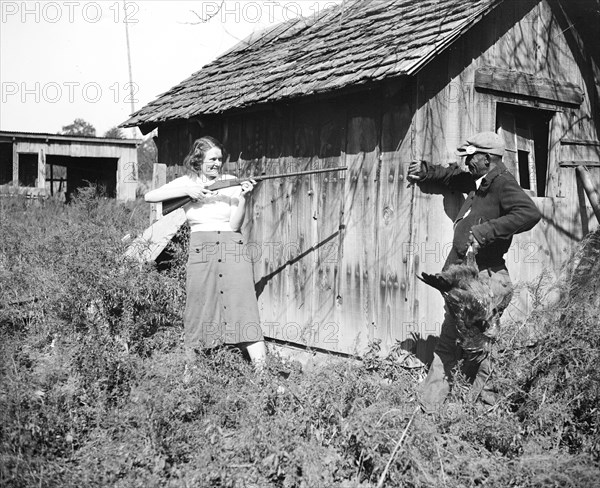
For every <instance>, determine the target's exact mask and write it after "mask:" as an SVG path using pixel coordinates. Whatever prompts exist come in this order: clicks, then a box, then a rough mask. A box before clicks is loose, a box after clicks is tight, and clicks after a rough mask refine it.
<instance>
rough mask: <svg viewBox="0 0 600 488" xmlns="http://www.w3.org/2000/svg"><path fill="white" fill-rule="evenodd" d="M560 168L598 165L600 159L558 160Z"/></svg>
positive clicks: (599, 165)
mask: <svg viewBox="0 0 600 488" xmlns="http://www.w3.org/2000/svg"><path fill="white" fill-rule="evenodd" d="M558 164H559V166H560V167H561V168H577V167H579V166H591V167H596V168H598V167H600V161H560V162H559V163H558Z"/></svg>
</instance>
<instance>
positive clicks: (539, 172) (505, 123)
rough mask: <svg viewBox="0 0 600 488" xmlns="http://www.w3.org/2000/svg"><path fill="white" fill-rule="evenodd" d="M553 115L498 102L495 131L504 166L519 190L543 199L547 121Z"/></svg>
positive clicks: (549, 112) (545, 177)
mask: <svg viewBox="0 0 600 488" xmlns="http://www.w3.org/2000/svg"><path fill="white" fill-rule="evenodd" d="M553 115H554V112H551V111H548V110H540V109H535V108H530V107H521V106H518V105H510V104H505V103H498V105H497V107H496V130H497V131H498V133H500V134H501V135H502V136H503V137H504V142H505V144H506V153H505V156H504V164H505V165H506V167H507V168H508V169H509V171H510V172H511V173H512V174H513V175H514V177H515V178H516V179H517V180H518V181H519V184H520V185H521V187H522V188H524V189H526V190H530V191H531V192H532V193H533V194H534V196H538V197H544V196H546V182H547V177H548V142H549V134H550V131H549V127H550V120H552V117H553Z"/></svg>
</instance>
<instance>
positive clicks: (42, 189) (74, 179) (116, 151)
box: [0, 131, 140, 201]
mask: <svg viewBox="0 0 600 488" xmlns="http://www.w3.org/2000/svg"><path fill="white" fill-rule="evenodd" d="M139 143H140V141H139V140H137V139H109V138H103V137H86V136H72V135H58V134H41V133H32V132H6V131H0V192H1V193H2V194H12V193H19V194H26V195H29V196H38V195H43V196H46V195H53V196H57V197H59V198H65V199H67V200H68V199H69V198H70V196H71V194H72V193H73V192H74V191H75V190H76V189H77V188H79V187H82V186H87V185H88V183H93V184H96V185H98V187H100V188H102V189H103V190H104V192H105V194H106V195H107V196H109V197H112V198H116V199H118V200H125V201H126V200H135V197H136V190H137V184H138V179H137V167H138V165H137V146H138V145H139Z"/></svg>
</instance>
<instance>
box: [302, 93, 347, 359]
mask: <svg viewBox="0 0 600 488" xmlns="http://www.w3.org/2000/svg"><path fill="white" fill-rule="evenodd" d="M318 114H319V133H318V138H317V142H318V146H317V148H316V150H317V154H318V157H317V158H315V160H314V161H313V166H315V168H318V169H320V168H334V167H339V166H341V165H342V163H341V157H342V148H343V147H344V142H345V134H344V130H343V127H344V121H345V119H346V109H345V107H344V106H343V105H342V104H340V103H323V104H321V106H320V107H319V109H318ZM345 180H346V174H345V172H341V173H330V174H323V175H314V176H313V177H312V178H311V179H310V186H309V187H308V188H307V190H308V191H310V192H312V193H311V200H312V202H313V205H312V209H313V212H314V214H313V218H311V221H312V223H313V226H314V227H313V233H314V234H313V235H314V242H315V244H316V245H318V246H319V247H318V249H317V250H316V252H315V256H314V258H315V263H316V273H315V275H314V293H313V303H312V331H313V339H314V341H315V343H316V344H318V345H319V346H320V347H322V348H325V349H329V350H335V351H340V350H342V349H341V345H342V344H341V343H342V336H343V335H345V334H346V324H345V323H344V322H343V320H342V307H343V303H342V301H341V300H340V297H341V290H340V280H339V274H340V270H341V268H342V252H343V247H342V239H343V232H344V229H343V228H340V227H341V226H342V225H343V222H342V216H343V214H342V212H343V204H344V187H345Z"/></svg>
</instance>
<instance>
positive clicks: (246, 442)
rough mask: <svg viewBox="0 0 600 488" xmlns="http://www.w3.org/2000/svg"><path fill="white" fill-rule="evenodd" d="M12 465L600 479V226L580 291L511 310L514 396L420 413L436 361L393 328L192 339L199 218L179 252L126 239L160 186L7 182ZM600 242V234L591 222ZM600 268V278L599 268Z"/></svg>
mask: <svg viewBox="0 0 600 488" xmlns="http://www.w3.org/2000/svg"><path fill="white" fill-rule="evenodd" d="M0 205H1V206H0V213H1V216H2V220H1V222H2V223H1V228H0V264H1V266H0V280H1V285H2V297H1V298H0V300H1V303H2V307H1V308H0V331H1V333H2V341H1V342H0V358H1V360H0V381H1V384H2V389H1V390H0V485H2V486H7V487H29V486H42V487H58V486H60V487H67V488H68V487H81V486H86V487H104V486H114V487H128V488H129V487H137V486H139V487H164V486H170V487H180V486H181V487H184V486H203V487H204V486H207V487H210V486H214V487H221V486H230V487H260V488H263V487H268V486H272V487H277V488H292V487H299V488H300V487H301V488H321V487H334V488H335V487H338V488H349V487H353V488H354V487H359V488H367V487H375V486H378V485H379V482H380V479H381V480H382V483H383V484H384V486H399V485H403V486H404V485H406V486H412V487H430V486H446V487H470V486H473V487H474V486H482V485H485V486H497V487H506V486H590V487H591V486H595V485H596V484H597V483H596V482H597V479H598V476H599V475H600V469H599V467H598V438H599V435H598V410H597V405H598V404H599V400H600V398H599V393H598V384H599V382H598V380H599V377H598V372H597V371H596V368H597V364H598V359H600V358H598V350H599V348H598V346H599V345H600V343H599V340H600V336H599V334H600V332H599V330H598V327H597V317H598V315H599V314H598V309H597V307H598V293H597V288H594V287H595V286H596V284H597V281H596V280H597V279H598V278H597V277H598V276H600V273H599V272H598V271H600V270H598V268H597V266H598V264H597V263H599V262H600V260H598V259H597V255H596V254H594V253H595V252H596V251H594V249H596V250H597V249H598V247H597V245H596V244H592V245H588V247H587V251H583V252H582V254H581V255H580V256H578V258H577V259H576V260H575V261H574V262H573V264H572V267H571V272H570V274H569V282H568V286H566V285H565V286H562V288H563V289H564V290H566V291H567V292H566V293H565V295H564V297H563V299H562V301H561V302H560V303H559V304H558V305H557V306H555V307H554V308H553V309H551V310H545V311H539V312H537V313H536V314H534V315H533V316H532V319H531V323H530V325H531V326H532V327H536V328H537V329H542V330H543V331H544V338H543V340H542V341H540V342H539V343H537V344H535V345H531V344H528V343H526V342H525V337H523V342H522V343H521V342H520V340H521V336H520V329H519V325H518V324H509V325H508V326H507V328H506V329H505V331H504V333H505V337H501V338H500V343H499V345H498V348H497V350H498V351H499V352H496V353H495V354H496V356H497V357H496V358H495V364H496V365H497V370H496V372H497V380H496V381H497V384H498V386H499V390H500V391H501V392H502V396H501V398H500V399H499V401H498V403H497V404H496V405H495V406H493V407H491V408H488V407H483V406H481V405H479V404H477V403H474V402H472V399H471V398H470V397H469V392H468V390H466V389H463V388H461V381H462V380H461V379H460V377H459V378H458V380H457V384H456V386H455V389H454V392H453V394H452V396H451V398H450V401H449V403H448V405H447V408H445V409H443V410H442V411H441V412H440V413H439V414H438V415H436V416H425V415H423V414H421V413H420V411H419V410H418V408H417V404H416V401H415V390H416V386H417V382H418V379H419V378H420V377H422V373H423V372H422V371H415V370H409V369H405V368H404V367H403V362H402V360H401V359H402V357H405V353H402V352H401V351H400V350H399V349H398V348H394V349H393V350H392V352H391V353H390V354H389V355H388V356H382V355H381V351H380V349H379V346H378V344H377V343H373V344H372V347H371V350H370V351H369V352H368V353H367V354H366V355H365V356H364V358H363V360H361V361H358V360H342V359H339V358H338V359H335V358H331V360H328V361H326V362H324V364H323V365H322V366H320V367H317V368H315V369H313V370H311V371H304V372H302V371H301V370H300V369H299V368H298V367H296V366H294V364H291V363H290V362H289V361H287V360H286V359H285V358H282V357H279V356H277V355H276V354H271V355H270V357H269V360H268V363H267V367H266V370H265V371H264V373H263V374H260V375H258V374H256V373H254V371H253V369H252V368H251V367H250V365H249V364H248V363H246V362H245V361H244V360H243V359H242V358H241V356H240V354H239V353H237V352H236V351H232V350H229V349H220V350H215V351H212V352H211V354H200V355H198V356H196V357H194V358H189V357H186V356H185V355H184V354H183V350H182V347H181V333H182V320H181V312H182V310H183V301H184V289H183V286H184V285H183V284H184V266H183V265H184V260H185V246H186V238H187V237H186V236H187V234H186V232H187V230H186V229H183V230H182V233H181V235H180V238H179V239H178V240H176V241H175V243H174V244H173V246H172V248H171V249H170V250H169V251H168V252H167V253H165V255H164V256H163V259H166V260H167V261H168V262H167V261H163V264H162V265H161V266H154V265H144V266H141V265H139V264H133V263H131V262H128V261H126V260H124V259H123V257H122V256H123V251H124V248H125V244H124V243H123V242H122V237H123V236H124V235H126V234H130V235H135V234H137V233H139V232H140V231H141V230H142V229H143V227H144V226H145V225H146V222H147V216H146V215H145V214H146V209H145V207H144V206H143V204H141V203H132V204H127V205H124V204H119V203H117V202H115V201H111V200H106V199H102V198H98V197H97V196H95V195H94V192H89V193H82V194H80V195H79V196H78V197H77V198H75V199H74V201H73V202H72V203H71V204H70V205H68V206H65V205H64V204H62V203H59V202H54V201H52V200H47V201H45V202H34V203H32V202H30V201H26V200H13V199H11V200H8V199H3V200H0ZM590 242H591V241H590ZM590 277H593V279H590Z"/></svg>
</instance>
